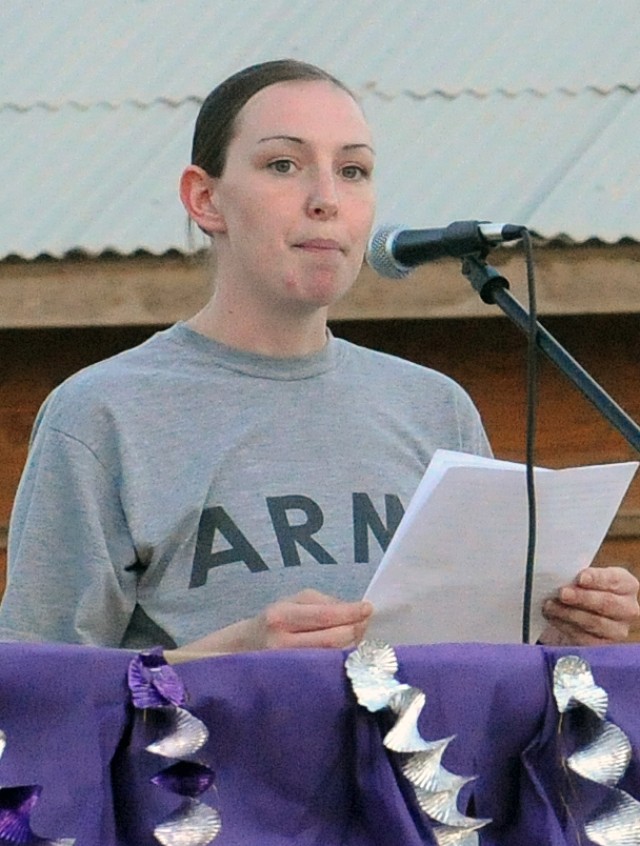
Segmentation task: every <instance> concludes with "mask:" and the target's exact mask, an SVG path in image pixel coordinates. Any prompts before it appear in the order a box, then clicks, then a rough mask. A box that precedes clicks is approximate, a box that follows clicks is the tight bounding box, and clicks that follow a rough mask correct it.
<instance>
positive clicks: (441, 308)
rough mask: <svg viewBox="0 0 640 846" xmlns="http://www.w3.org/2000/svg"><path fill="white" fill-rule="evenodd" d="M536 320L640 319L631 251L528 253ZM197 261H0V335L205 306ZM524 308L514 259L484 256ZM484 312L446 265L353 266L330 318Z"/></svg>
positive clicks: (595, 248) (152, 318)
mask: <svg viewBox="0 0 640 846" xmlns="http://www.w3.org/2000/svg"><path fill="white" fill-rule="evenodd" d="M535 259H536V273H537V292H538V309H539V311H540V313H541V314H548V315H551V314H602V313H622V312H638V311H640V245H638V244H617V245H614V246H604V245H587V246H578V247H567V246H545V247H538V248H537V249H536V252H535ZM207 261H208V260H202V259H198V258H185V257H182V256H176V255H171V256H164V257H153V256H136V257H134V258H96V259H78V258H73V259H65V260H61V261H53V260H48V259H47V260H36V261H33V262H26V261H24V262H23V261H17V260H10V261H5V262H0V304H1V306H0V328H5V329H6V328H45V327H51V328H53V327H65V326H69V327H71V326H119V325H130V326H134V325H151V324H170V323H173V322H174V321H176V320H182V319H185V318H187V317H189V316H190V315H192V314H194V313H195V312H196V311H197V310H198V309H199V308H200V307H201V306H202V305H203V304H204V303H205V302H206V300H207V298H208V296H209V291H210V285H211V283H210V278H211V271H210V269H208V268H207ZM491 263H492V264H493V265H495V266H496V267H497V268H498V269H499V270H500V272H501V273H503V274H504V275H505V276H506V277H507V278H508V279H509V281H510V283H511V288H512V292H513V293H514V295H515V296H516V297H517V298H518V299H519V300H520V301H521V302H522V303H523V305H524V304H526V284H525V282H526V280H525V270H524V262H523V258H522V255H521V253H520V252H519V251H518V252H517V253H516V251H515V250H514V249H504V250H498V251H496V252H495V253H493V254H492V256H491ZM499 313H500V311H499V309H497V307H495V306H486V305H485V304H484V303H483V302H482V301H481V300H480V298H479V297H478V295H477V294H476V293H475V292H474V291H473V290H472V288H471V286H470V284H469V283H468V282H467V280H466V279H464V277H463V276H462V275H461V273H460V269H459V263H458V262H457V261H454V260H448V261H442V262H437V263H433V264H429V265H425V266H423V267H421V268H419V269H418V270H416V271H415V273H413V274H412V275H411V276H410V277H408V278H407V279H406V280H404V281H400V282H395V281H391V280H383V279H380V278H379V277H377V276H376V275H375V274H373V273H372V271H371V270H370V269H369V268H368V267H365V268H363V270H362V272H361V274H360V276H359V278H358V280H357V282H356V284H355V285H354V287H353V289H352V290H351V291H350V293H349V294H348V295H347V296H346V297H345V298H344V299H343V300H342V301H341V302H340V303H338V304H337V305H336V306H335V308H334V309H333V311H332V314H331V317H332V319H334V320H371V319H373V320H376V319H385V318H424V317H437V318H441V317H474V316H478V317H488V316H491V315H497V314H499Z"/></svg>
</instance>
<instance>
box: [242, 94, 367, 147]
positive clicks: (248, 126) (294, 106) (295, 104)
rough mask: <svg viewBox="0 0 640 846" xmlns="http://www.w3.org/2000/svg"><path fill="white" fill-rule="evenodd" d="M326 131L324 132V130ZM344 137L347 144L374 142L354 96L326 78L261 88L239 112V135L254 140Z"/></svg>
mask: <svg viewBox="0 0 640 846" xmlns="http://www.w3.org/2000/svg"><path fill="white" fill-rule="evenodd" d="M323 131H324V132H323ZM336 133H338V134H339V135H340V136H343V137H344V144H367V145H371V131H370V129H369V126H368V124H367V121H366V119H365V117H364V115H363V113H362V110H361V108H360V106H359V105H358V103H357V102H356V101H355V100H354V99H353V97H352V96H351V95H350V94H349V93H348V92H347V91H345V90H344V89H342V88H339V87H338V86H337V85H334V83H332V82H329V81H324V80H304V81H301V80H295V81H292V82H278V83H275V84H274V85H269V86H268V87H266V88H263V89H262V90H260V91H258V93H257V94H254V95H253V97H251V99H250V100H249V101H248V102H247V103H246V104H245V105H244V106H243V108H242V109H241V110H240V113H239V114H238V119H237V123H236V132H235V133H234V134H235V137H236V138H237V137H238V136H244V137H245V139H246V140H247V141H249V142H250V143H251V142H252V143H258V142H260V140H261V139H262V138H269V137H276V136H287V135H288V136H292V137H300V138H303V139H304V140H306V139H307V136H309V137H315V136H316V135H318V134H321V135H322V134H327V135H334V134H336Z"/></svg>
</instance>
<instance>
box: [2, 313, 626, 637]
mask: <svg viewBox="0 0 640 846" xmlns="http://www.w3.org/2000/svg"><path fill="white" fill-rule="evenodd" d="M543 322H544V323H545V325H546V326H547V328H548V329H549V330H550V331H551V332H552V333H553V334H555V336H556V337H557V338H558V339H559V340H560V341H561V342H562V343H563V344H564V345H565V346H566V347H567V349H568V350H569V351H570V352H571V353H572V354H573V355H574V356H575V357H576V358H577V359H578V361H579V362H580V363H582V364H583V366H584V367H586V369H587V370H588V371H589V372H590V373H591V374H592V375H593V376H594V377H595V378H596V379H598V381H600V382H601V384H602V385H603V386H604V387H605V388H606V389H607V390H608V391H609V392H610V393H611V394H612V396H613V397H614V398H615V399H616V400H617V401H618V402H619V403H620V404H621V405H622V406H623V407H624V408H625V410H626V411H627V412H628V413H629V414H630V415H631V416H632V417H633V418H634V419H636V420H640V390H639V378H638V377H639V375H640V318H639V317H638V316H637V315H633V314H630V315H600V316H589V317H587V316H573V317H554V318H548V319H546V320H544V321H543ZM157 328H160V327H157V326H145V327H144V328H135V327H134V328H132V327H109V328H100V327H97V328H96V327H92V328H83V329H76V328H73V329H5V330H3V331H0V574H2V573H3V564H4V556H5V547H6V528H7V525H8V521H9V514H10V508H11V503H12V501H13V497H14V495H15V490H16V487H17V484H18V480H19V476H20V472H21V469H22V465H23V463H24V460H25V456H26V450H27V441H28V437H29V431H30V429H31V424H32V422H33V419H34V416H35V414H36V411H37V409H38V407H39V405H40V403H41V402H42V400H43V399H44V398H45V396H46V395H47V394H48V392H49V391H50V390H51V389H52V388H53V387H54V386H55V385H56V384H58V383H59V382H60V381H61V380H62V379H64V378H65V377H66V376H68V375H70V374H71V373H73V372H75V371H76V370H78V369H80V368H81V367H83V366H85V365H86V364H89V363H90V362H92V361H97V360H99V359H101V358H105V357H106V356H108V355H111V354H112V353H115V352H117V351H119V350H121V349H124V348H126V347H129V346H132V345H134V344H136V343H139V342H140V341H142V340H144V338H146V337H147V336H148V335H149V334H151V333H152V332H153V331H155V329H157ZM333 330H334V332H335V333H336V334H337V335H341V336H343V337H346V338H349V339H350V340H353V341H355V342H357V343H361V344H363V345H365V346H371V347H374V348H376V349H380V350H385V351H388V352H391V353H394V354H396V355H400V356H403V357H406V358H409V359H412V360H414V361H417V362H420V363H422V364H427V365H429V366H432V367H435V368H436V369H438V370H442V371H443V372H445V373H448V374H449V375H451V376H453V377H454V378H455V379H457V380H458V381H459V382H461V383H462V384H463V385H464V386H465V387H466V388H467V390H468V391H469V392H470V394H471V395H472V397H473V398H474V400H475V401H476V403H477V405H478V406H479V408H480V410H481V413H482V415H483V418H484V420H485V424H486V427H487V431H488V432H489V435H490V438H491V441H492V443H493V447H494V450H495V453H496V455H497V456H498V457H501V458H509V459H513V460H518V461H522V460H524V424H525V355H526V341H525V339H524V336H523V335H521V334H520V332H519V331H518V330H517V329H516V328H515V327H513V326H512V325H511V324H510V323H509V322H508V321H507V320H506V318H503V317H489V318H484V319H479V318H468V319H449V320H446V319H441V320H429V319H422V320H381V321H342V322H336V323H334V324H333ZM382 401H384V400H383V398H381V402H382ZM537 444H538V446H537V463H538V464H541V465H546V466H549V467H563V466H570V465H575V464H586V463H600V462H608V461H620V460H627V459H630V458H635V457H636V456H635V454H634V451H633V450H632V448H631V447H630V446H629V445H628V444H627V443H626V441H625V440H624V438H623V437H622V436H621V435H619V434H618V433H617V432H616V431H615V430H613V429H612V428H611V426H610V425H609V424H608V423H607V422H606V421H604V420H602V419H601V417H600V416H599V414H598V413H597V412H596V411H595V409H593V408H592V406H591V405H590V403H588V402H587V400H585V399H584V398H583V397H582V395H581V394H580V393H578V391H576V390H575V389H574V388H573V387H572V386H571V385H570V384H569V383H568V382H567V380H566V379H565V378H564V377H563V376H562V375H561V374H559V373H558V371H557V370H556V369H555V368H554V366H553V365H551V364H550V363H549V362H547V361H546V359H541V361H540V408H539V415H538V441H537ZM599 559H601V560H602V561H603V562H604V561H606V562H607V563H613V562H617V561H619V562H627V563H628V565H629V566H630V568H631V569H632V570H633V571H634V572H636V574H637V575H640V475H639V477H638V479H637V480H636V481H635V482H634V483H633V485H632V489H631V491H630V493H629V495H628V496H627V497H626V499H625V501H624V503H623V507H622V509H621V513H620V515H619V516H618V518H617V519H616V521H615V523H614V526H613V529H612V532H611V533H610V535H609V537H608V538H607V540H606V541H605V544H604V545H603V548H602V550H601V553H600V555H599ZM2 578H3V577H2V575H0V589H1V587H2V584H3V582H2V581H1V580H2ZM634 639H640V627H639V628H638V630H637V631H636V632H635V633H634Z"/></svg>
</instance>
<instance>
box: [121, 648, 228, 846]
mask: <svg viewBox="0 0 640 846" xmlns="http://www.w3.org/2000/svg"><path fill="white" fill-rule="evenodd" d="M128 680H129V690H130V692H131V698H132V702H133V705H134V707H135V708H137V709H138V710H140V711H142V712H143V713H145V714H146V715H147V716H148V718H149V720H150V721H152V724H153V726H154V728H155V733H156V737H155V739H154V740H153V741H152V742H151V743H149V744H148V745H147V746H146V747H145V748H146V751H147V752H150V753H151V754H153V755H159V756H161V757H163V758H171V759H174V760H175V759H178V763H177V764H174V765H173V766H169V767H167V768H165V769H164V770H161V771H160V772H159V773H157V774H156V775H155V776H154V777H153V778H152V779H151V780H152V782H153V783H154V784H155V785H157V786H159V787H163V788H164V789H165V790H168V791H170V792H172V793H176V794H178V795H179V796H183V797H184V800H183V802H182V804H181V805H180V806H179V807H178V808H177V810H175V811H174V812H173V813H172V814H170V816H169V817H167V819H166V820H164V821H163V822H162V823H160V824H159V825H157V826H156V827H155V828H154V831H153V834H154V837H155V838H156V840H157V841H158V842H159V843H160V844H161V846H209V844H210V843H212V842H213V841H214V840H215V839H216V837H217V836H218V834H219V833H220V831H221V829H222V821H221V818H220V813H219V811H218V810H217V809H216V808H212V807H210V806H209V805H207V804H205V803H204V802H201V801H199V799H197V798H196V797H198V796H199V795H201V794H202V793H204V792H205V791H206V790H208V789H209V788H210V787H212V786H213V785H214V779H215V773H214V772H213V770H212V769H211V768H210V767H208V766H207V765H206V764H203V763H201V762H199V761H197V760H195V759H194V758H193V756H194V755H195V754H196V753H197V752H198V751H199V750H200V749H201V748H202V747H203V746H204V745H205V743H206V742H207V740H208V739H209V731H208V729H207V727H206V726H205V724H204V723H203V722H202V721H201V720H199V719H198V718H197V717H195V716H194V715H193V714H191V713H190V712H189V711H188V710H187V709H186V708H185V707H183V705H184V702H185V700H186V692H185V690H184V686H183V685H182V681H181V679H180V677H179V676H178V674H177V672H176V670H175V669H174V668H173V667H171V666H169V665H168V664H167V663H166V661H165V660H164V658H163V656H162V654H161V650H158V649H156V650H151V651H150V652H148V653H140V654H139V655H137V656H136V657H135V658H134V659H133V660H132V661H131V663H130V665H129V672H128Z"/></svg>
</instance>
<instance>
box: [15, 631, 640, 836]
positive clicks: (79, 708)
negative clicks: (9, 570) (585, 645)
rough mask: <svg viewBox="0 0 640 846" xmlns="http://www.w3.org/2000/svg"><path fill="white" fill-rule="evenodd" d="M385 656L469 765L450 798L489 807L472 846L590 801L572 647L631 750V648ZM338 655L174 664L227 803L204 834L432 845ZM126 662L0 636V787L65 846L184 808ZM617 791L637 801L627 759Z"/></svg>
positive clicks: (566, 830) (452, 756)
mask: <svg viewBox="0 0 640 846" xmlns="http://www.w3.org/2000/svg"><path fill="white" fill-rule="evenodd" d="M396 651H397V655H398V659H399V664H400V669H399V671H398V678H399V680H400V681H404V682H407V683H409V684H411V685H413V686H415V687H418V688H420V689H421V690H423V691H424V692H425V693H426V697H427V700H426V706H425V708H424V710H423V712H422V715H421V719H420V726H419V727H420V733H421V734H422V736H423V737H424V738H425V739H430V740H431V739H438V738H443V737H447V736H450V735H455V739H454V740H453V741H452V742H451V744H450V745H449V747H448V749H447V751H446V753H445V757H444V759H443V765H444V766H445V767H446V768H447V769H448V770H450V771H452V772H455V773H456V774H459V775H469V776H473V775H475V776H477V779H476V780H475V781H474V782H472V783H471V784H469V785H467V786H466V787H465V788H464V790H463V791H462V793H461V796H460V801H459V803H458V807H459V809H460V810H461V811H462V812H464V813H467V814H469V815H471V816H475V817H491V818H492V820H493V822H492V823H491V825H489V826H487V827H486V828H484V829H482V830H481V833H480V842H481V844H482V846H498V844H499V846H516V844H517V846H527V844H532V845H533V844H540V843H545V844H548V846H574V844H577V843H578V842H579V836H580V831H579V826H580V823H581V821H582V820H583V819H584V815H585V813H587V812H588V810H589V807H590V804H591V803H593V802H594V801H596V800H597V798H598V797H597V796H596V795H595V794H594V791H591V792H590V791H589V789H588V786H585V789H584V791H580V796H579V797H576V795H575V794H573V793H572V794H570V793H568V792H567V790H568V788H567V785H566V783H565V778H566V774H565V773H564V771H563V768H562V766H561V761H560V758H559V754H560V752H559V747H558V733H557V727H558V716H557V713H556V706H555V702H554V699H553V691H552V680H551V673H552V670H553V665H554V662H555V660H556V658H557V657H558V656H559V655H561V654H567V653H575V654H580V655H582V656H583V657H584V658H585V659H586V660H587V661H588V662H589V663H590V665H591V668H592V671H593V675H594V678H595V680H596V682H597V684H599V685H600V686H602V687H604V688H605V690H606V691H607V692H608V694H609V712H608V719H609V720H611V721H613V722H615V723H616V724H617V725H618V726H620V728H622V729H623V730H624V731H625V733H626V734H627V735H628V736H629V738H630V740H631V743H632V745H633V747H634V750H637V749H638V748H640V713H639V712H638V708H637V701H638V693H639V692H640V646H635V645H624V646H620V647H606V648H600V649H581V650H577V649H555V650H554V649H545V648H542V647H533V646H532V647H527V646H493V645H483V644H464V645H435V646H425V647H399V648H398V649H397V650H396ZM345 655H346V653H342V652H340V651H299V652H293V651H289V652H273V653H253V654H247V655H234V656H231V655H229V656H222V657H219V658H212V659H206V660H202V661H197V662H192V663H189V664H183V665H179V666H177V667H176V670H177V672H178V674H179V675H180V678H181V679H182V681H183V683H184V686H185V688H186V691H187V701H186V704H185V707H186V708H187V709H188V710H189V711H190V712H191V713H192V714H194V715H195V716H196V717H198V718H199V719H200V720H202V721H203V722H204V723H205V724H206V725H207V727H208V728H209V731H210V738H209V740H208V742H207V744H206V745H205V746H204V747H203V748H202V749H201V750H200V752H199V753H198V754H197V755H196V758H197V759H198V760H199V761H200V762H201V763H203V764H205V765H207V766H209V767H211V768H212V769H213V770H214V771H215V785H216V788H215V791H214V790H213V789H212V790H209V791H206V792H205V793H204V794H203V796H202V797H201V798H202V800H203V801H204V802H206V803H207V804H211V805H213V806H215V807H217V808H219V810H220V812H221V814H222V822H223V828H222V831H221V833H220V835H219V836H218V837H217V838H216V840H215V841H214V843H215V846H254V844H255V846H285V844H287V846H290V844H292V843H295V844H296V846H383V844H384V846H389V844H396V843H397V844H402V846H414V844H415V846H419V844H425V843H426V844H429V843H433V842H434V841H433V839H432V836H431V834H430V833H429V825H428V823H427V822H426V821H425V819H424V817H423V816H422V814H421V812H420V811H419V810H418V809H417V807H416V805H415V802H414V801H413V799H412V794H411V791H410V790H408V789H407V785H406V783H405V782H404V780H403V778H402V776H401V775H399V774H398V772H397V769H396V764H395V762H394V761H393V759H392V757H390V756H389V755H388V753H387V752H386V751H385V749H384V748H383V746H382V737H383V736H384V732H385V730H386V729H387V728H388V727H389V726H390V724H391V722H392V716H391V715H390V714H388V713H386V712H385V713H379V714H370V713H368V712H367V711H365V710H364V709H363V708H362V707H360V706H359V705H358V704H357V703H356V701H355V698H354V696H353V694H352V692H351V688H350V684H349V681H348V679H347V678H346V675H345V672H344V666H343V665H344V658H345ZM131 658H132V655H131V653H127V652H122V651H119V650H109V649H95V648H88V647H74V646H59V645H56V646H54V645H32V644H0V729H2V730H3V731H4V732H5V733H6V735H7V747H6V750H5V752H4V755H3V756H2V758H0V788H6V787H13V786H18V785H31V784H39V785H41V786H42V793H41V795H40V798H39V801H38V802H37V805H36V807H35V808H34V810H33V813H32V815H31V825H32V828H33V830H34V831H35V832H36V833H37V834H38V835H39V836H40V837H46V838H51V839H53V838H62V837H75V838H76V846H111V844H114V846H134V844H135V846H157V841H156V840H155V839H154V837H153V829H154V827H155V826H156V825H158V823H160V822H161V821H162V820H164V819H165V818H166V817H167V816H168V815H169V814H170V813H171V812H172V811H173V810H174V809H175V807H176V806H177V804H178V803H179V801H180V799H179V797H176V796H175V795H174V794H172V793H171V792H170V791H166V790H163V789H161V788H160V787H158V786H157V785H156V784H154V783H153V782H152V781H151V779H152V778H153V776H155V775H156V774H157V773H158V772H159V771H160V770H161V769H162V768H163V767H166V766H168V765H169V764H170V763H171V762H170V761H163V760H161V759H160V758H158V756H155V755H152V754H150V753H148V752H147V751H145V749H144V746H145V744H146V743H148V742H149V740H150V735H149V731H150V726H149V724H148V723H146V722H145V721H144V719H143V718H142V715H141V714H140V713H139V712H138V713H136V712H135V710H134V709H133V708H132V707H131V705H130V703H129V693H128V689H127V669H128V665H129V662H130V660H131ZM569 740H570V738H569ZM619 786H620V787H621V788H622V789H624V790H626V791H627V792H628V793H630V794H631V795H632V796H634V797H636V798H640V761H639V760H638V758H637V754H636V753H634V757H633V759H632V761H631V764H630V766H629V768H628V770H627V773H626V774H625V776H624V778H623V780H622V781H621V783H620V785H619ZM595 793H597V790H596V791H595ZM583 794H584V795H583ZM567 802H569V809H570V813H567ZM571 803H573V804H571ZM582 837H583V842H584V836H582Z"/></svg>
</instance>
